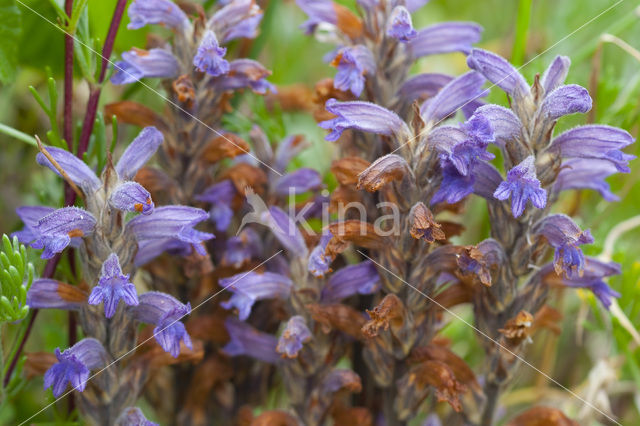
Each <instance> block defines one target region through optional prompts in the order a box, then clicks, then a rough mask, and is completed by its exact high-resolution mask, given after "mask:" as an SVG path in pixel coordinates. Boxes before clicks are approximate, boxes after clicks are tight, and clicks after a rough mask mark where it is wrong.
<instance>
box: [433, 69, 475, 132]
mask: <svg viewBox="0 0 640 426" xmlns="http://www.w3.org/2000/svg"><path fill="white" fill-rule="evenodd" d="M484 82H485V79H484V77H483V76H482V75H481V74H479V73H477V72H475V71H471V72H468V73H466V74H463V75H461V76H460V77H457V78H455V79H453V80H452V81H450V82H449V83H447V84H446V85H445V86H444V87H443V88H442V90H440V92H438V94H437V95H436V96H435V97H433V98H431V99H429V100H427V101H426V102H424V103H423V104H422V106H421V107H420V115H421V116H422V119H423V120H424V121H425V122H426V123H437V122H439V121H442V120H444V119H445V118H447V117H448V116H450V115H451V114H453V113H455V112H456V111H457V110H458V109H459V108H460V107H462V106H463V105H464V104H466V103H467V102H469V101H470V100H473V99H477V98H480V97H483V96H486V95H487V91H486V90H483V89H482V85H483V84H484Z"/></svg>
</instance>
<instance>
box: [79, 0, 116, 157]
mask: <svg viewBox="0 0 640 426" xmlns="http://www.w3.org/2000/svg"><path fill="white" fill-rule="evenodd" d="M126 5H127V1H126V0H118V3H117V4H116V8H115V10H114V11H113V17H112V18H111V24H109V31H108V32H107V38H106V39H105V41H104V45H103V47H102V55H101V56H102V62H101V66H100V75H99V78H98V84H97V85H96V86H94V87H92V88H91V93H90V94H89V101H88V102H87V113H86V114H85V116H84V121H83V123H82V133H81V134H80V142H79V143H78V153H77V156H78V158H82V156H83V155H84V153H85V152H86V151H87V148H88V147H89V138H90V137H91V133H92V132H93V125H94V123H95V121H96V114H97V111H98V101H99V100H100V92H101V91H102V87H101V86H102V83H103V82H104V78H105V76H106V75H107V69H108V67H109V58H110V57H111V52H113V44H114V42H115V40H116V34H117V33H118V28H119V27H120V22H121V21H122V14H123V13H124V9H125V7H126Z"/></svg>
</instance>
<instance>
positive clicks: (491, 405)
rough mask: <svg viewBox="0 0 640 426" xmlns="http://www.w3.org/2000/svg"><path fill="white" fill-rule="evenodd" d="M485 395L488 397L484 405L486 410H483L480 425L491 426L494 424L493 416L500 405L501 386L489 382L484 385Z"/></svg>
mask: <svg viewBox="0 0 640 426" xmlns="http://www.w3.org/2000/svg"><path fill="white" fill-rule="evenodd" d="M484 394H485V396H486V397H487V401H486V403H485V405H484V410H482V419H481V420H480V425H482V426H491V425H492V424H493V415H494V412H495V411H496V406H497V405H498V397H499V395H500V386H498V384H496V383H494V382H492V381H487V383H486V384H485V385H484Z"/></svg>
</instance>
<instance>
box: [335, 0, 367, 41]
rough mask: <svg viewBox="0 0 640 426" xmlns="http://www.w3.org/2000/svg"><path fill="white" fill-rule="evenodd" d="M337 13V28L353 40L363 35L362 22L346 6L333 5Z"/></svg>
mask: <svg viewBox="0 0 640 426" xmlns="http://www.w3.org/2000/svg"><path fill="white" fill-rule="evenodd" d="M333 9H334V10H335V12H336V18H337V21H338V23H337V27H338V28H339V29H340V30H341V31H342V32H343V33H345V34H346V35H347V36H349V37H350V38H351V39H352V40H355V39H357V38H358V37H360V36H361V35H362V28H363V27H362V20H360V18H358V17H357V16H356V15H355V14H354V13H353V12H352V11H350V10H349V9H348V8H346V7H345V6H342V5H340V4H337V3H333Z"/></svg>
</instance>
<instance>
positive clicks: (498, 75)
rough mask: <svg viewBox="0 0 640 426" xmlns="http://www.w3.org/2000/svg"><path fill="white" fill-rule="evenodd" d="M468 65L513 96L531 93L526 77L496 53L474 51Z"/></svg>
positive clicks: (481, 50)
mask: <svg viewBox="0 0 640 426" xmlns="http://www.w3.org/2000/svg"><path fill="white" fill-rule="evenodd" d="M467 65H469V68H471V69H473V70H476V71H478V72H479V73H481V74H482V75H484V76H485V77H486V78H487V80H489V81H490V82H492V83H493V84H495V85H496V86H498V87H500V88H501V89H502V90H504V91H505V92H507V93H508V94H509V95H511V96H520V97H522V96H525V95H527V94H528V93H529V85H528V84H527V82H526V80H525V79H524V77H522V75H521V74H520V73H519V72H518V70H517V69H515V68H514V67H513V65H511V64H510V63H509V62H508V61H507V60H506V59H504V58H503V57H501V56H499V55H496V54H495V53H492V52H489V51H487V50H483V49H473V50H471V53H470V54H469V56H468V57H467Z"/></svg>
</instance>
